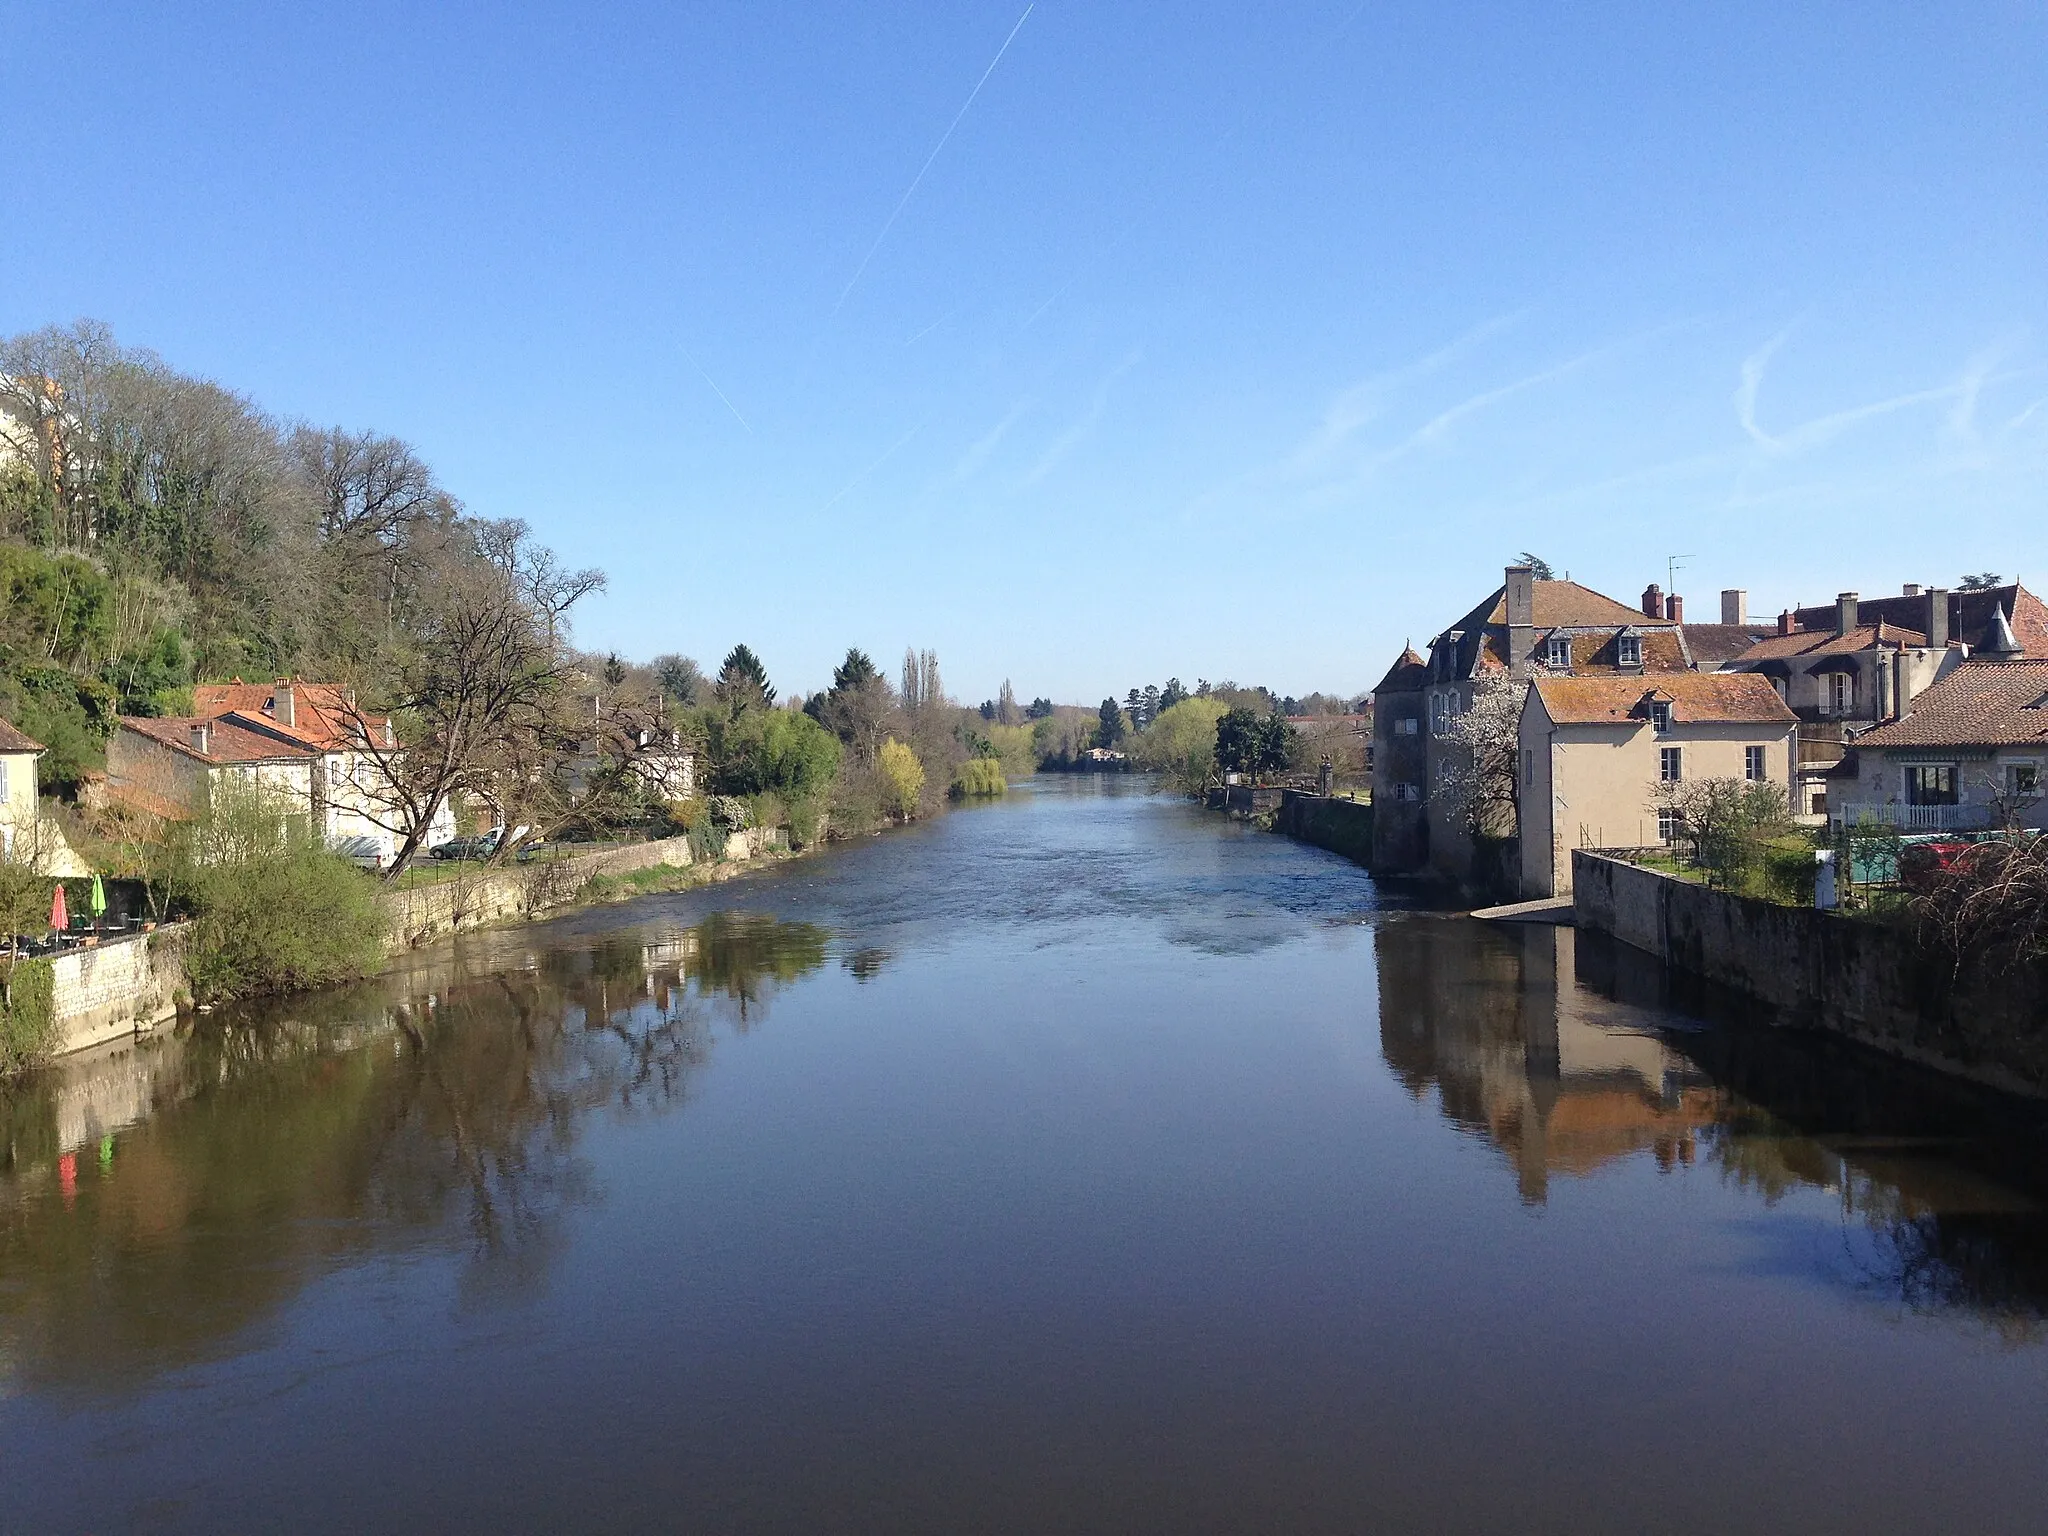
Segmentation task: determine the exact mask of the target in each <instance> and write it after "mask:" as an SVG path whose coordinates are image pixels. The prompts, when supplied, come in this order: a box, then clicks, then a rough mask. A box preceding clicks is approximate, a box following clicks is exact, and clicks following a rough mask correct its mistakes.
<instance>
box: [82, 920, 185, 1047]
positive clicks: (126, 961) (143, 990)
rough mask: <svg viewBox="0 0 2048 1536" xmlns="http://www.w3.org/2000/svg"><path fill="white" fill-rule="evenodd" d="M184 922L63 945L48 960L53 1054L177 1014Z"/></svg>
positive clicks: (182, 978) (181, 986) (113, 1037)
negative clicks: (80, 945) (86, 944)
mask: <svg viewBox="0 0 2048 1536" xmlns="http://www.w3.org/2000/svg"><path fill="white" fill-rule="evenodd" d="M185 934H186V925H185V924H183V923H174V924H172V925H171V926H169V927H167V928H160V929H158V930H157V931H156V932H155V933H142V934H136V935H135V936H134V937H133V938H126V939H117V940H115V941H114V942H113V943H111V944H101V945H100V946H98V947H97V948H95V949H73V950H67V951H65V952H64V953H63V954H61V955H56V956H53V957H52V958H51V960H50V972H51V987H50V1011H51V1013H52V1015H53V1016H54V1019H55V1024H56V1033H55V1036H54V1038H53V1040H52V1043H51V1047H50V1049H51V1053H52V1054H53V1055H63V1054H64V1053H65V1052H67V1051H82V1050H85V1049H86V1048H88V1047H89V1046H95V1045H100V1044H103V1043H104V1042H106V1041H108V1040H118V1039H120V1038H121V1037H122V1036H124V1035H133V1034H135V1033H137V1032H138V1031H140V1030H146V1029H148V1028H150V1027H151V1026H153V1025H156V1024H161V1023H163V1022H164V1021H165V1020H166V1019H173V1018H176V1017H177V1014H178V999H179V997H180V996H181V995H183V994H184V993H185V992H186V984H185Z"/></svg>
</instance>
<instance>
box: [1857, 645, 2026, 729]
mask: <svg viewBox="0 0 2048 1536" xmlns="http://www.w3.org/2000/svg"><path fill="white" fill-rule="evenodd" d="M1856 745H1857V746H1858V747H1877V748H1883V747H2003V746H2032V745H2048V660H2040V661H2034V660H2028V661H1966V662H1964V663H1963V664H1962V665H1961V666H1960V667H1957V668H1956V669H1955V671H1953V672H1951V673H1949V675H1948V676H1947V677H1944V678H1942V679H1941V681H1939V682H1937V683H1934V684H1933V685H1931V686H1930V687H1928V688H1927V689H1926V690H1925V691H1924V692H1922V693H1921V694H1920V696H1919V697H1918V698H1916V699H1914V700H1913V707H1912V709H1911V710H1910V711H1909V712H1908V713H1907V714H1906V715H1904V716H1903V717H1902V718H1900V719H1897V720H1894V721H1892V722H1890V723H1889V724H1886V725H1880V726H1878V727H1876V728H1875V729H1873V730H1868V731H1865V732H1864V733H1863V734H1862V735H1861V736H1858V737H1857V738H1856Z"/></svg>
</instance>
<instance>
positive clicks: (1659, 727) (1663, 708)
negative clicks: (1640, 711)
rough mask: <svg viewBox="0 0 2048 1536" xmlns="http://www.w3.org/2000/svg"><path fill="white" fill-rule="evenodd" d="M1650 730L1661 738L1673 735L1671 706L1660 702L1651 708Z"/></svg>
mask: <svg viewBox="0 0 2048 1536" xmlns="http://www.w3.org/2000/svg"><path fill="white" fill-rule="evenodd" d="M1650 729H1652V730H1653V731H1655V732H1656V733H1657V734H1658V735H1659V736H1668V735H1669V734H1670V733H1671V706H1670V705H1669V704H1666V703H1663V702H1662V701H1659V702H1657V703H1654V704H1652V705H1651V706H1650Z"/></svg>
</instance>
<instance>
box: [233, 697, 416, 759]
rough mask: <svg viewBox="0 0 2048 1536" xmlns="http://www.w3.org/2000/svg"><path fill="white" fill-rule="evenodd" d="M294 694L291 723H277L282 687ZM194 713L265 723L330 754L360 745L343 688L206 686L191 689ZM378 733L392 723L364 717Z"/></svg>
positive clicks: (381, 718) (374, 716) (369, 716)
mask: <svg viewBox="0 0 2048 1536" xmlns="http://www.w3.org/2000/svg"><path fill="white" fill-rule="evenodd" d="M287 686H289V687H290V688H291V690H292V723H291V724H290V725H285V724H284V723H282V722H281V721H279V720H278V719H277V718H276V714H275V711H274V709H273V707H272V703H271V701H272V699H273V697H274V696H275V695H276V694H277V693H278V691H279V690H280V689H282V688H285V687H287ZM192 708H193V712H194V713H195V714H197V715H198V716H200V717H201V718H204V719H214V718H217V717H219V716H221V715H226V714H231V713H233V714H242V715H248V716H250V717H251V718H252V720H255V719H260V720H261V721H262V723H263V724H264V725H265V726H266V727H269V728H270V729H273V730H277V731H282V732H286V733H288V734H289V735H291V736H293V737H295V738H296V739H298V740H300V741H303V742H305V743H306V744H307V745H309V746H315V747H323V748H325V749H326V750H328V751H330V752H334V751H339V750H342V749H344V748H347V747H349V746H352V745H353V744H354V743H355V741H356V717H355V712H354V710H353V708H352V707H351V705H350V703H349V690H348V689H346V688H343V687H342V686H341V685H340V684H338V683H302V682H298V681H292V682H291V683H289V684H287V683H285V682H282V681H280V682H276V683H244V682H241V681H239V680H238V681H235V682H231V683H201V684H199V685H198V686H197V687H195V688H194V689H193V690H192ZM364 723H365V724H366V725H368V727H369V728H370V729H371V730H373V731H375V730H380V729H382V728H383V727H384V726H385V725H387V724H388V722H387V721H386V720H385V719H384V718H383V717H382V716H378V715H368V716H365V717H364Z"/></svg>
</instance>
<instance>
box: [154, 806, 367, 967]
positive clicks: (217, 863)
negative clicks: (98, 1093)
mask: <svg viewBox="0 0 2048 1536" xmlns="http://www.w3.org/2000/svg"><path fill="white" fill-rule="evenodd" d="M184 855H185V857H184V860H183V868H182V870H181V872H180V873H181V883H182V884H183V885H184V886H185V888H186V889H187V890H188V891H189V893H190V900H191V905H192V909H193V914H194V919H193V925H192V935H191V938H190V939H189V941H188V942H187V945H186V955H185V966H186V971H187V973H188V974H189V975H190V977H191V979H192V995H193V996H194V997H195V998H197V999H199V1000H201V1001H205V1002H214V1001H220V1000H223V999H226V998H233V997H250V996H256V995H259V994H262V993H266V992H292V991H300V990H303V989H305V988H309V987H322V986H329V985H332V984H333V983H335V982H340V981H353V980H355V979H356V978H358V977H361V976H366V975H368V974H369V973H370V972H371V971H373V970H375V969H376V968H377V966H378V964H379V963H380V962H381V961H382V959H383V953H384V905H383V902H382V901H381V900H380V899H379V896H378V893H377V888H376V886H375V885H374V884H373V883H372V882H371V881H369V880H366V879H364V878H363V875H362V873H361V872H360V871H359V870H357V869H356V868H355V867H354V866H352V865H351V864H349V863H348V862H347V861H346V860H344V859H341V858H338V857H336V856H335V855H334V854H332V853H330V852H328V851H327V849H326V848H324V847H323V846H321V844H320V842H319V840H318V839H317V837H315V836H314V835H313V834H312V832H311V830H310V829H309V828H308V827H306V825H305V819H304V818H303V817H297V816H291V815H285V814H281V813H280V810H279V807H278V804H277V802H276V801H275V800H274V799H273V798H272V797H270V796H268V795H267V794H266V793H265V792H264V791H262V790H260V789H258V788H256V787H255V786H252V785H246V784H241V783H239V782H236V781H226V782H223V783H220V784H216V785H215V786H214V789H213V797H212V804H211V806H210V807H209V809H208V811H207V813H206V815H205V816H203V817H202V818H200V819H199V821H197V822H195V823H193V824H192V825H191V827H190V828H189V829H188V830H187V835H186V842H185V847H184Z"/></svg>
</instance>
